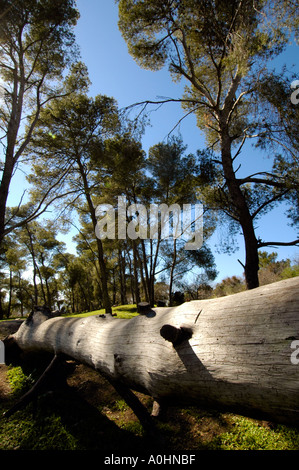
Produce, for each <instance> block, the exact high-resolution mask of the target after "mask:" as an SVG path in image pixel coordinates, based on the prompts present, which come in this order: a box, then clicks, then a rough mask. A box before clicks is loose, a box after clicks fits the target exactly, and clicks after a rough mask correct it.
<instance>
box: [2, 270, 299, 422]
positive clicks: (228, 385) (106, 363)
mask: <svg viewBox="0 0 299 470" xmlns="http://www.w3.org/2000/svg"><path fill="white" fill-rule="evenodd" d="M10 340H13V341H15V342H16V343H17V345H18V346H19V347H20V348H21V349H22V350H24V351H37V352H38V351H48V352H52V353H53V354H55V355H59V354H66V355H67V356H70V357H72V358H74V359H75V360H77V361H79V362H82V363H84V364H87V365H89V366H91V367H93V368H94V369H96V370H98V371H99V372H101V373H102V374H104V375H106V376H107V377H108V378H109V379H111V380H112V381H114V382H119V383H122V384H125V385H126V386H127V387H129V388H130V389H132V390H137V391H141V392H143V393H146V394H149V395H151V396H152V397H153V398H154V399H155V400H157V401H158V402H160V403H161V402H163V401H166V402H167V403H175V404H179V403H189V404H195V405H198V406H202V407H208V408H212V409H221V410H228V411H232V412H235V413H239V414H243V415H246V416H252V417H256V418H263V419H268V420H271V421H275V422H282V423H288V424H290V425H298V424H299V364H296V363H294V361H292V353H294V349H292V348H294V345H295V346H296V345H298V346H297V348H299V342H296V340H299V277H297V278H292V279H288V280H285V281H280V282H277V283H274V284H269V285H266V286H263V287H259V288H257V289H253V290H250V291H245V292H242V293H239V294H234V295H231V296H227V297H222V298H216V299H208V300H201V301H192V302H187V303H184V304H183V305H180V306H178V307H172V308H163V307H162V308H156V309H153V310H151V311H149V312H147V313H146V314H144V315H139V316H137V317H134V318H132V319H130V320H123V319H116V318H112V316H110V315H100V316H90V317H86V318H61V317H59V318H50V319H48V317H47V316H46V315H45V314H44V313H42V312H35V313H34V314H33V315H32V316H30V317H29V318H28V319H27V320H26V321H25V322H24V323H23V324H22V325H21V327H20V328H19V330H18V331H17V332H16V333H15V334H14V335H12V337H11V338H10ZM295 362H296V361H295Z"/></svg>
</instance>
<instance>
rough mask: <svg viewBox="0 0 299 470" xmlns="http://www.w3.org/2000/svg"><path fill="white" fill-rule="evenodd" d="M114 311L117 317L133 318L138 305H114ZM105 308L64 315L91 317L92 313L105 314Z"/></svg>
mask: <svg viewBox="0 0 299 470" xmlns="http://www.w3.org/2000/svg"><path fill="white" fill-rule="evenodd" d="M112 313H113V314H116V316H117V318H127V319H129V318H133V317H136V316H137V315H138V313H137V307H136V305H131V304H128V305H120V306H119V307H112ZM104 314H105V310H104V309H103V308H102V309H100V310H93V311H92V312H85V313H75V314H69V315H64V316H66V317H75V318H79V317H89V316H91V315H104Z"/></svg>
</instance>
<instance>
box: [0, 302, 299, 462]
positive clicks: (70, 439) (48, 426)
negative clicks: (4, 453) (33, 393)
mask: <svg viewBox="0 0 299 470" xmlns="http://www.w3.org/2000/svg"><path fill="white" fill-rule="evenodd" d="M113 310H114V313H117V317H118V318H120V317H123V318H130V317H131V316H133V315H135V314H136V309H135V308H134V307H132V306H129V307H126V306H123V307H117V308H114V309H113ZM99 313H103V312H101V311H97V312H92V314H99ZM89 314H90V313H89ZM83 315H85V314H83ZM0 333H1V328H0ZM0 339H2V338H1V334H0ZM66 367H67V368H68V379H67V386H59V387H57V388H56V389H53V390H51V391H47V392H45V393H44V394H43V395H42V396H40V397H39V398H38V400H37V402H36V403H32V404H30V405H28V406H27V407H26V408H25V409H23V410H21V411H18V412H17V413H15V414H14V415H13V416H11V417H10V418H0V450H96V451H101V452H102V453H106V454H107V455H108V453H114V454H117V453H119V454H123V455H130V454H131V455H134V453H139V452H154V451H157V447H156V446H157V443H154V442H152V441H151V440H149V438H148V436H146V435H145V434H144V431H143V429H142V427H141V425H140V423H139V421H138V419H137V418H136V417H135V415H134V414H133V413H132V411H131V410H130V409H129V408H128V406H127V405H126V403H125V402H124V401H123V400H122V399H120V397H119V396H118V395H117V394H116V392H115V391H114V389H113V388H112V387H111V386H110V384H109V383H108V382H106V380H105V379H104V378H102V377H101V376H100V375H99V374H98V373H96V372H95V371H94V370H92V369H90V368H88V367H86V366H83V365H82V364H76V363H74V362H72V361H70V362H69V363H67V365H66ZM24 372H25V373H24ZM38 373H39V372H38V371H37V370H32V371H31V372H28V370H26V368H24V367H23V369H22V368H21V367H19V366H17V367H12V366H9V367H7V366H4V365H2V366H0V416H1V415H2V413H3V412H4V411H6V410H7V409H9V408H10V407H11V406H12V405H13V404H14V403H16V401H17V399H18V397H19V396H20V395H21V394H23V393H24V391H26V390H28V388H30V387H31V386H32V384H33V383H34V380H35V376H37V375H38ZM137 395H138V397H139V398H140V400H141V401H142V402H143V404H144V405H145V406H146V407H147V408H148V410H149V411H150V410H151V407H152V399H151V398H150V397H147V396H145V395H142V394H137ZM157 427H158V429H159V431H160V433H161V435H162V437H163V449H164V450H165V451H166V450H168V451H176V452H183V451H199V450H298V449H299V430H298V429H294V428H289V427H287V426H282V425H275V424H273V423H268V422H264V421H255V420H252V419H247V418H244V417H241V416H236V415H233V414H230V413H225V414H223V413H219V412H217V411H213V410H209V411H206V410H202V409H199V408H196V407H189V408H176V407H172V408H169V409H168V411H167V413H166V416H165V417H164V418H163V420H160V421H157ZM160 452H161V449H160Z"/></svg>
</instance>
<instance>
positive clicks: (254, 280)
mask: <svg viewBox="0 0 299 470" xmlns="http://www.w3.org/2000/svg"><path fill="white" fill-rule="evenodd" d="M228 113H229V109H227V110H226V111H225V112H223V115H222V117H221V118H220V120H221V121H223V122H224V124H223V123H222V128H221V160H222V167H223V174H224V177H225V182H226V184H227V188H228V192H229V196H230V205H231V207H230V208H229V212H231V217H232V218H233V219H234V220H236V221H238V223H239V224H240V225H241V228H242V232H243V236H244V243H245V269H244V270H245V282H246V286H247V289H255V288H256V287H258V286H259V278H258V270H259V259H258V243H257V239H256V236H255V229H254V224H253V218H252V216H251V214H250V211H249V207H248V203H247V201H246V198H245V196H244V194H243V192H242V190H241V188H240V183H239V182H238V180H237V177H236V174H235V170H234V168H233V160H234V159H233V157H232V151H231V150H232V149H231V146H232V139H231V137H230V136H229V131H228V126H227V122H226V120H227V115H228Z"/></svg>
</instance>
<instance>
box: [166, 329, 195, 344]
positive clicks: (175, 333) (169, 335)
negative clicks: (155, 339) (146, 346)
mask: <svg viewBox="0 0 299 470" xmlns="http://www.w3.org/2000/svg"><path fill="white" fill-rule="evenodd" d="M192 333H193V332H192V329H191V328H188V327H186V326H181V327H180V328H176V327H175V326H172V325H163V326H162V328H161V330H160V335H161V336H162V338H164V339H166V341H170V343H172V344H173V346H174V347H175V346H178V345H179V344H181V343H182V342H183V341H186V340H188V339H190V338H191V337H192Z"/></svg>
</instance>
